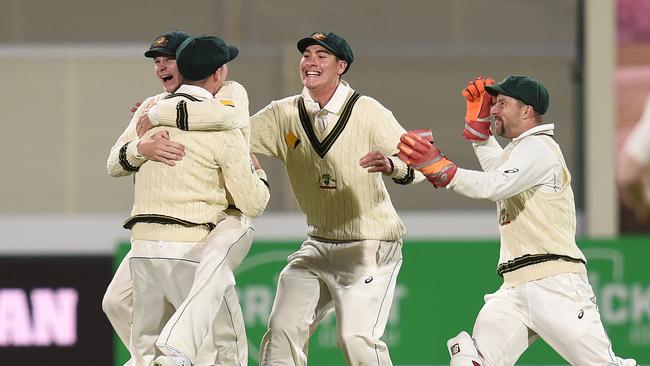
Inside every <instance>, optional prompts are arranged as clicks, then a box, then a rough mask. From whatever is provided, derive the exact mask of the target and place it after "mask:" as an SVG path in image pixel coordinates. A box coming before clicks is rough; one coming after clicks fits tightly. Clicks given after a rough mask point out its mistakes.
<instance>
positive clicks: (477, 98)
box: [462, 76, 494, 141]
mask: <svg viewBox="0 0 650 366" xmlns="http://www.w3.org/2000/svg"><path fill="white" fill-rule="evenodd" d="M492 84H494V80H493V79H492V78H487V79H483V78H482V77H480V76H479V77H477V78H476V79H474V80H472V81H470V82H469V83H468V84H467V88H465V89H464V90H463V91H462V94H463V97H465V101H466V102H467V112H466V113H465V128H464V129H463V138H464V139H465V140H470V141H485V140H487V139H488V138H490V136H492V130H491V129H490V125H491V121H490V119H489V118H490V108H492V105H493V104H494V97H493V96H492V95H490V93H488V92H487V91H486V90H485V86H486V85H492Z"/></svg>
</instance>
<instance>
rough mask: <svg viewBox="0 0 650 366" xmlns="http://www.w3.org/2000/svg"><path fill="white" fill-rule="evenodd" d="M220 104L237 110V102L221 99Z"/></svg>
mask: <svg viewBox="0 0 650 366" xmlns="http://www.w3.org/2000/svg"><path fill="white" fill-rule="evenodd" d="M219 103H221V104H222V105H225V106H226V107H233V108H235V102H233V101H232V100H230V99H219Z"/></svg>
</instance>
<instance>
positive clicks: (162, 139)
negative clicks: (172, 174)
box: [138, 130, 185, 166]
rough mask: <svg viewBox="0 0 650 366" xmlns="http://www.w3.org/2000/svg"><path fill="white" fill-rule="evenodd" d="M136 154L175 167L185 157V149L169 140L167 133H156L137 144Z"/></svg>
mask: <svg viewBox="0 0 650 366" xmlns="http://www.w3.org/2000/svg"><path fill="white" fill-rule="evenodd" d="M138 153H139V154H140V155H143V156H145V157H147V159H149V160H153V161H159V162H161V163H164V164H167V165H169V166H174V165H176V163H175V162H176V161H179V160H181V159H182V158H183V156H184V155H185V147H184V146H183V145H181V144H179V143H177V142H174V141H171V140H170V139H169V131H166V130H165V131H158V132H156V133H154V134H153V135H151V136H149V137H148V138H145V139H143V140H142V141H140V142H139V143H138Z"/></svg>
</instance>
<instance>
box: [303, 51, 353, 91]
mask: <svg viewBox="0 0 650 366" xmlns="http://www.w3.org/2000/svg"><path fill="white" fill-rule="evenodd" d="M346 67H347V62H345V61H343V60H339V59H338V58H337V57H336V56H334V55H333V54H332V53H331V52H330V51H328V50H327V49H326V48H325V47H323V46H320V45H311V46H309V47H307V48H306V49H305V52H303V53H302V59H300V78H301V80H302V84H303V85H304V86H305V87H306V88H307V89H308V90H309V92H310V94H311V95H312V96H316V95H327V94H330V93H331V94H334V91H335V90H336V86H337V85H338V84H339V80H340V78H341V74H343V71H345V68H346Z"/></svg>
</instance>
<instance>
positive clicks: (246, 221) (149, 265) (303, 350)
mask: <svg viewBox="0 0 650 366" xmlns="http://www.w3.org/2000/svg"><path fill="white" fill-rule="evenodd" d="M297 49H298V51H299V53H300V68H299V72H300V79H301V80H302V83H303V86H304V87H303V89H302V91H301V92H300V93H298V94H297V95H293V96H289V97H286V98H284V99H280V100H276V101H273V102H271V103H270V104H268V105H267V106H266V107H264V108H263V109H262V110H260V111H259V112H257V113H255V114H254V115H253V116H250V113H249V110H248V96H247V93H246V90H245V89H244V87H243V86H242V85H241V84H239V83H237V82H235V81H229V80H227V76H228V68H229V66H230V65H231V62H232V61H233V60H234V59H235V58H236V57H237V56H238V54H239V50H238V49H237V48H236V47H234V46H232V45H229V44H227V43H226V42H224V41H223V40H222V39H221V38H219V37H216V36H206V35H197V36H191V35H189V34H186V33H184V32H181V31H173V32H167V33H165V34H162V35H160V36H159V37H157V38H156V39H155V40H154V41H153V43H152V44H151V46H150V48H149V49H148V50H147V51H146V52H145V57H148V58H151V59H153V61H154V70H155V74H156V77H157V78H158V79H159V80H160V81H161V83H162V86H163V89H164V92H163V93H160V94H158V95H155V96H152V97H149V98H147V99H146V100H144V101H143V102H142V103H141V104H138V105H137V106H136V107H137V108H134V114H133V117H132V119H131V121H130V123H129V125H128V126H127V128H126V130H125V131H124V132H123V133H122V135H121V136H120V137H119V138H118V140H117V141H116V143H115V145H114V146H113V147H112V149H111V152H110V155H109V158H108V162H107V168H108V172H109V174H110V175H112V176H124V175H130V174H133V177H134V194H135V195H134V205H133V210H132V213H131V217H130V218H129V219H128V220H126V222H125V224H124V226H125V227H126V228H128V229H131V230H132V237H131V250H130V251H129V253H128V254H127V256H126V257H125V259H124V260H123V261H122V263H121V264H120V266H119V267H118V269H117V271H116V273H115V276H114V278H113V280H112V281H111V283H110V285H109V286H108V289H107V290H106V294H105V296H104V300H103V303H102V306H103V309H104V312H105V313H106V315H107V316H108V318H109V320H110V322H111V324H112V325H113V328H114V329H115V331H116V333H117V334H118V336H119V338H120V339H121V341H122V342H123V343H124V344H125V345H126V346H127V348H128V350H129V352H130V355H131V359H130V360H129V361H128V363H127V365H132V366H149V365H152V364H153V365H157V366H192V365H193V366H211V365H237V366H246V365H248V354H247V351H248V348H247V340H246V334H245V327H244V321H243V316H242V310H241V307H240V304H239V299H238V297H237V293H236V291H235V288H234V287H235V274H234V272H235V270H236V269H237V267H238V266H239V265H240V264H241V262H242V261H243V259H244V258H245V257H246V255H247V253H248V251H249V249H250V247H251V243H252V241H253V226H252V224H251V218H254V217H257V216H259V215H261V214H262V212H263V211H264V209H265V207H266V205H267V203H268V200H269V198H270V194H271V186H270V185H269V182H268V181H267V178H266V174H265V172H264V170H263V169H262V167H261V165H260V164H259V162H258V161H257V159H256V157H255V154H264V155H267V156H270V157H274V158H276V159H279V160H280V161H281V162H282V163H283V164H284V166H285V168H286V171H287V174H288V177H289V181H290V183H291V188H292V190H293V194H294V196H295V198H296V201H297V203H298V206H299V207H300V210H301V211H302V212H303V214H304V215H305V218H306V221H307V238H306V239H305V241H304V242H303V243H302V245H301V247H300V249H299V250H298V251H296V252H295V253H293V254H291V255H290V256H289V257H288V259H287V265H286V266H285V267H284V269H283V270H282V272H281V273H280V276H279V279H278V285H277V292H276V296H275V300H274V303H273V308H272V311H271V315H270V318H269V323H268V330H267V332H266V334H265V335H264V337H263V339H262V340H261V347H260V365H263V366H271V365H273V366H284V365H286V366H289V365H291V366H304V365H307V361H308V357H307V348H308V342H309V336H310V335H311V334H312V333H313V332H314V330H315V329H316V327H317V326H318V324H319V322H320V321H321V319H323V317H324V316H325V315H326V314H328V313H330V312H332V311H334V312H335V314H336V321H337V345H338V347H339V348H340V349H341V351H342V352H343V354H344V356H345V359H346V361H347V364H348V365H354V366H361V365H364V366H368V365H377V366H380V365H381V366H389V365H392V361H391V358H390V355H389V351H388V346H387V344H386V343H385V342H384V341H382V339H381V337H382V334H383V332H384V329H385V327H386V322H387V320H388V315H389V311H390V308H391V304H392V299H393V294H394V291H395V285H396V281H397V276H398V273H399V271H400V268H401V265H402V240H403V238H404V236H405V234H406V229H405V227H404V224H403V223H402V221H401V220H400V218H399V216H398V214H397V212H396V210H395V208H394V206H393V204H392V203H391V200H390V197H389V194H388V192H387V190H386V186H385V184H384V179H383V176H388V177H389V178H390V179H392V181H393V182H394V183H397V184H404V185H406V184H413V183H418V182H421V181H423V180H425V179H426V180H427V181H429V182H430V183H431V184H432V185H433V186H434V187H436V188H446V189H452V190H454V191H456V192H457V193H459V194H462V195H464V196H467V197H471V198H476V199H489V200H492V201H495V202H496V203H497V214H498V223H499V230H500V236H501V247H500V248H501V249H500V256H499V263H498V267H497V271H498V273H499V275H500V276H502V277H503V284H502V286H501V287H500V288H499V289H498V290H497V291H496V292H494V293H493V294H489V295H486V296H485V304H484V305H483V307H482V309H481V311H480V312H479V314H478V317H477V318H476V322H475V325H474V329H473V331H472V334H471V335H470V334H469V333H467V332H465V331H462V332H460V334H458V335H457V336H456V337H454V338H452V339H450V340H449V341H448V344H447V346H448V350H449V353H450V356H451V361H450V364H451V365H452V366H481V365H485V366H496V365H514V364H515V363H516V361H517V359H518V358H519V357H520V356H521V354H522V353H523V352H524V351H525V350H526V348H527V347H528V346H529V345H530V344H532V342H534V341H535V340H536V339H537V338H542V339H543V340H544V341H545V342H547V343H548V344H549V345H550V346H551V347H552V348H553V349H554V350H555V351H556V352H558V353H559V354H560V355H561V356H562V357H563V358H564V359H565V360H566V361H567V362H569V363H571V364H572V365H579V366H591V365H593V366H606V365H607V366H614V365H617V366H635V365H637V363H636V361H634V360H632V359H622V358H619V357H617V356H616V355H615V354H614V352H613V350H612V345H611V342H610V340H609V338H608V336H607V334H606V332H605V330H604V328H603V325H602V322H601V320H600V315H599V312H598V307H597V304H596V301H595V296H594V293H593V290H592V288H591V286H590V284H589V282H588V280H587V275H586V273H587V270H586V267H585V264H586V259H585V257H584V255H583V254H582V252H581V251H580V249H579V248H578V246H577V245H576V242H575V232H576V214H575V204H574V198H573V191H572V189H571V185H570V183H571V174H570V172H569V170H568V168H567V165H566V163H565V161H564V157H563V155H562V152H561V150H560V147H559V146H558V144H557V143H556V142H555V140H554V137H553V134H554V125H553V124H549V123H544V122H543V115H544V114H545V113H546V111H547V109H548V106H549V94H548V91H547V90H546V88H545V87H544V86H543V85H542V84H541V83H540V82H539V81H538V80H536V79H534V78H532V77H529V76H522V75H512V76H509V77H507V78H505V79H504V80H503V81H502V82H500V83H498V84H495V83H494V81H493V79H491V78H482V77H477V78H475V79H473V80H471V81H470V82H469V83H468V84H467V85H466V86H465V89H464V90H463V91H462V95H463V96H464V98H465V100H466V104H467V111H466V115H465V125H464V128H463V130H462V137H463V138H464V139H465V140H468V141H469V142H470V143H471V146H472V147H473V149H474V151H475V153H476V156H477V158H478V159H479V161H480V164H481V167H482V169H483V170H482V171H473V170H467V169H463V168H460V167H458V166H457V165H456V164H455V163H454V162H453V161H452V160H451V159H449V158H448V157H446V156H445V155H444V154H443V153H442V152H441V151H440V150H439V149H438V147H437V146H436V144H435V141H434V135H433V134H432V132H431V131H430V130H428V129H421V130H415V131H408V132H407V131H406V130H404V128H403V127H402V126H401V125H400V123H399V122H398V121H397V120H396V119H395V117H394V116H393V114H392V113H391V111H390V110H388V109H387V108H386V107H384V106H383V105H382V104H380V103H379V102H378V101H376V100H375V99H373V98H371V97H369V96H366V95H362V94H360V93H359V92H357V91H355V90H354V89H353V88H352V87H351V85H350V84H349V83H347V82H346V81H344V80H343V79H342V76H343V75H344V74H345V73H346V72H348V71H349V70H350V67H351V66H352V63H353V61H354V55H353V52H352V48H351V47H350V45H349V44H348V42H347V41H346V40H345V39H344V38H343V37H341V36H340V35H338V34H335V33H332V32H316V33H313V34H311V35H310V36H308V37H305V38H302V39H300V40H299V41H298V42H297ZM480 71H482V72H484V71H485V70H480ZM459 89H462V88H459ZM425 123H430V122H425ZM493 123H494V128H492V124H493ZM423 127H424V126H423ZM459 127H460V126H459ZM493 131H494V134H496V135H498V136H501V137H504V138H507V139H510V142H509V143H508V144H507V145H506V146H505V147H501V146H500V145H499V143H498V142H497V140H496V139H495V137H494V136H493ZM459 135H460V128H459ZM271 183H272V182H271ZM457 260H459V261H460V262H462V258H459V259H457ZM432 347H433V345H432Z"/></svg>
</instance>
